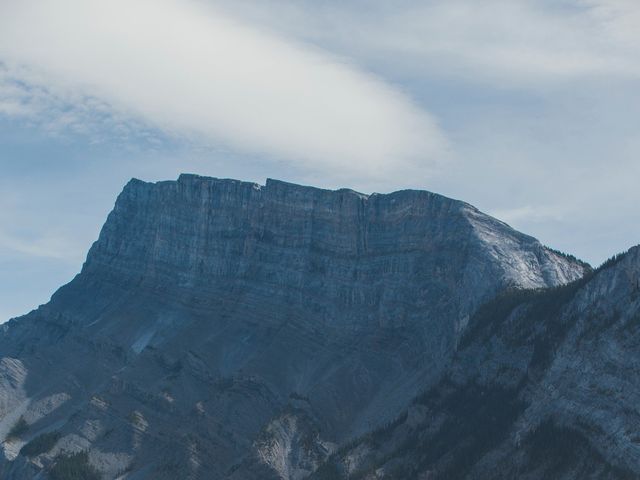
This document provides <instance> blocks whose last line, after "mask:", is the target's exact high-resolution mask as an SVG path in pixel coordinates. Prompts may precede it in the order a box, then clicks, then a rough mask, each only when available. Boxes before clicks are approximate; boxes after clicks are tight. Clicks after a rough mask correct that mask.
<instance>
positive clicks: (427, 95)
mask: <svg viewBox="0 0 640 480" xmlns="http://www.w3.org/2000/svg"><path fill="white" fill-rule="evenodd" d="M639 87H640V2H637V0H553V1H551V0H535V1H534V0H486V1H483V2H478V1H477V0H446V1H445V0H440V1H433V0H421V1H415V0H397V1H394V2H388V1H383V0H368V1H366V2H365V1H361V0H340V1H337V0H322V1H320V0H296V1H294V0H269V1H266V0H245V1H243V2H237V1H231V0H179V1H178V0H111V1H109V2H104V1H97V0H55V1H54V0H21V1H20V2H15V1H10V0H0V322H1V321H3V320H7V319H9V318H11V317H13V316H17V315H20V314H23V313H26V312H28V311H29V310H31V309H33V308H35V307H37V306H38V305H39V304H41V303H45V302H46V301H47V300H48V299H49V297H50V296H51V294H52V293H53V292H54V291H55V290H56V289H57V288H58V287H60V286H61V285H63V284H64V283H67V282H68V281H70V280H71V279H72V278H73V276H74V275H75V274H77V273H78V272H79V271H80V268H81V266H82V263H83V261H84V258H85V256H86V253H87V250H88V248H89V247H90V245H91V243H92V242H93V241H95V239H96V238H97V236H98V233H99V230H100V227H101V225H102V223H103V222H104V220H105V218H106V215H107V214H108V212H109V211H110V210H111V208H112V207H113V203H114V201H115V198H116V196H117V195H118V193H119V192H120V191H121V189H122V187H123V186H124V184H125V183H126V182H127V181H128V180H129V179H130V178H131V177H137V178H141V179H143V180H149V181H157V180H165V179H174V178H177V176H178V174H179V173H181V172H189V173H198V174H201V175H210V176H215V177H222V178H238V179H242V180H248V181H255V182H258V183H264V181H265V179H266V178H268V177H270V178H278V179H282V180H287V181H292V182H297V183H304V184H311V185H315V186H320V187H326V188H340V187H350V188H354V189H356V190H359V191H362V192H365V193H372V192H380V193H384V192H391V191H394V190H398V189H402V188H418V189H425V190H430V191H434V192H437V193H441V194H443V195H447V196H450V197H453V198H458V199H462V200H465V201H467V202H469V203H471V204H473V205H475V206H477V207H478V208H480V209H481V210H483V211H485V212H487V213H490V214H492V215H494V216H496V217H498V218H500V219H501V220H504V221H506V222H507V223H509V224H510V225H512V226H513V227H514V228H517V229H519V230H521V231H523V232H525V233H528V234H531V235H533V236H535V237H537V238H539V239H540V240H541V241H542V242H543V243H545V244H546V245H549V246H551V247H553V248H556V249H559V250H562V251H565V252H568V253H571V254H574V255H576V256H577V257H579V258H582V259H584V260H586V261H588V262H590V263H592V264H593V265H598V264H599V263H601V262H602V261H603V260H605V259H606V258H608V257H610V256H612V255H613V254H615V253H618V252H621V251H624V250H626V249H627V248H629V247H630V246H632V245H635V244H637V243H640V207H639V205H640V188H639V186H638V183H639V180H640V135H639V133H640V132H639V129H640V94H638V92H639V91H640V88H639Z"/></svg>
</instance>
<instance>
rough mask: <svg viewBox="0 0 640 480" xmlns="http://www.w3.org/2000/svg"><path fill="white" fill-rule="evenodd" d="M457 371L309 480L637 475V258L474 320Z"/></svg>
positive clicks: (495, 306) (508, 299)
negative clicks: (389, 422)
mask: <svg viewBox="0 0 640 480" xmlns="http://www.w3.org/2000/svg"><path fill="white" fill-rule="evenodd" d="M460 347H461V348H460V349H459V351H458V352H457V353H456V355H455V359H454V361H453V362H452V365H451V367H450V368H449V369H448V370H447V371H446V372H445V373H444V374H443V376H442V378H441V380H440V381H439V382H438V383H437V384H436V385H435V386H434V387H433V388H431V389H428V390H427V391H426V392H425V393H424V394H423V395H421V396H419V397H418V398H417V399H416V400H415V401H414V402H413V403H412V405H411V406H410V407H409V409H408V410H406V411H405V413H404V414H403V415H401V416H399V417H398V418H397V419H396V421H395V422H393V423H392V424H390V425H388V426H387V427H385V428H382V429H379V430H377V431H376V432H373V433H370V434H368V435H366V436H364V437H362V438H361V439H360V440H359V441H357V442H354V443H353V444H352V445H350V446H349V447H347V448H345V449H343V450H342V451H340V452H339V453H336V454H335V455H334V457H332V458H331V460H329V461H328V462H327V463H325V464H324V465H322V466H321V467H320V469H319V470H318V471H317V473H316V475H315V476H314V477H312V478H336V479H339V478H347V476H348V478H363V479H373V478H375V479H412V478H416V479H418V478H434V479H438V478H460V479H463V478H469V479H473V478H496V479H501V478H504V479H507V478H525V479H527V478H528V479H538V478H554V479H582V478H609V479H627V478H628V479H631V478H638V475H640V436H639V435H638V431H639V430H638V429H639V428H640V408H639V407H638V405H639V403H638V399H639V398H640V374H639V372H640V247H634V248H633V249H631V250H630V251H629V252H627V253H626V254H624V255H621V256H618V257H616V258H614V259H612V260H611V261H609V262H607V263H606V264H605V265H603V267H601V268H600V269H599V270H598V271H597V272H595V273H593V274H589V275H588V276H586V277H585V278H584V279H582V280H579V281H577V282H574V283H573V284H570V285H567V286H563V287H559V288H554V289H547V290H543V291H514V292H509V293H506V294H503V295H501V296H500V297H499V298H497V299H495V300H493V301H491V302H489V303H488V304H486V305H485V306H483V307H482V308H481V309H480V310H479V311H478V313H477V314H476V315H475V316H474V318H473V319H472V320H471V323H470V326H469V328H468V329H467V332H466V333H465V336H464V339H463V341H462V342H461V345H460Z"/></svg>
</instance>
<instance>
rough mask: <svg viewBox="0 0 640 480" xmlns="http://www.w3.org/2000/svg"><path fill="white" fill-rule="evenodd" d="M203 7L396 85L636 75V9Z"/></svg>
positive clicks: (223, 3)
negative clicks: (374, 71) (415, 78)
mask: <svg viewBox="0 0 640 480" xmlns="http://www.w3.org/2000/svg"><path fill="white" fill-rule="evenodd" d="M211 1H212V3H214V4H216V5H217V6H218V7H219V8H223V9H225V10H226V11H228V12H232V14H235V15H237V16H239V17H242V18H245V19H247V20H250V21H253V22H255V23H256V24H262V25H264V24H268V25H270V26H271V28H274V29H275V30H278V31H282V32H285V33H287V34H288V35H292V36H294V37H297V38H300V39H304V40H306V41H310V42H316V43H319V44H322V45H331V47H332V48H333V49H334V50H336V51H340V52H343V53H344V54H348V55H351V56H354V57H356V58H359V59H360V60H361V61H363V62H364V63H365V64H367V65H375V66H377V67H378V68H380V69H382V70H389V69H390V68H396V69H398V70H400V77H402V76H405V77H406V76H411V75H421V76H424V75H425V74H426V75H429V76H434V75H450V76H456V77H459V78H462V79H463V80H464V81H466V82H471V83H473V82H476V83H477V82H487V83H488V84H492V85H503V86H504V85H506V86H525V87H532V86H536V87H537V86H541V85H542V86H545V85H548V84H550V83H553V82H558V81H571V80H575V78H577V77H584V76H597V75H604V74H606V75H612V74H613V75H620V76H633V77H636V78H637V77H639V76H640V66H639V64H638V62H637V58H638V57H637V55H638V54H637V52H638V48H639V47H640V33H639V32H640V3H638V2H637V1H635V0H562V1H555V2H552V1H539V0H486V1H482V2H478V1H476V0H447V1H446V2H442V1H433V0H431V1H420V2H418V1H404V0H403V1H398V2H385V1H381V0H374V1H371V2H366V4H364V3H363V2H360V1H353V2H335V1H328V2H310V1H303V2H292V1H290V0H269V1H265V0H250V1H246V2H231V1H228V0H211ZM274 1H275V2H276V6H274V4H273V2H274Z"/></svg>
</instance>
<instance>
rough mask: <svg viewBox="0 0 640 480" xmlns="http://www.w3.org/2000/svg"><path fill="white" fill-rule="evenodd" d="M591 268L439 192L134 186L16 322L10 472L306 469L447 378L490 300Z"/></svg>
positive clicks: (8, 371) (212, 475)
mask: <svg viewBox="0 0 640 480" xmlns="http://www.w3.org/2000/svg"><path fill="white" fill-rule="evenodd" d="M586 271H588V267H587V266H586V265H584V264H582V263H581V262H578V261H576V260H575V259H573V258H570V257H566V256H563V255H561V254H558V253H556V252H554V251H552V250H549V249H547V248H545V247H543V246H542V245H541V244H540V243H539V242H538V241H537V240H535V239H534V238H532V237H529V236H527V235H524V234H521V233H519V232H516V231H514V230H513V229H511V228H510V227H509V226H507V225H506V224H504V223H502V222H500V221H498V220H496V219H494V218H491V217H489V216H487V215H484V214H482V213H481V212H479V211H478V210H477V209H475V208H474V207H472V206H470V205H468V204H466V203H464V202H460V201H457V200H452V199H449V198H446V197H443V196H440V195H436V194H433V193H429V192H426V191H412V190H406V191H399V192H395V193H391V194H384V195H382V194H372V195H363V194H360V193H357V192H354V191H352V190H346V189H345V190H337V191H330V190H322V189H317V188H312V187H304V186H299V185H294V184H290V183H285V182H281V181H277V180H268V181H267V182H266V185H257V184H253V183H247V182H240V181H236V180H221V179H214V178H206V177H199V176H195V175H182V176H181V177H180V178H179V179H178V180H177V181H167V182H159V183H146V182H142V181H140V180H132V181H131V182H130V183H129V184H128V185H127V186H126V187H125V189H124V191H123V192H122V194H121V195H120V196H119V198H118V200H117V202H116V205H115V208H114V209H113V211H112V212H111V214H110V215H109V217H108V219H107V221H106V223H105V225H104V227H103V229H102V232H101V233H100V237H99V239H98V240H97V241H96V243H95V244H94V245H93V247H92V248H91V250H90V252H89V254H88V257H87V260H86V263H85V264H84V266H83V269H82V271H81V273H80V274H79V275H78V276H77V277H76V278H75V279H74V280H73V281H72V282H71V283H69V284H68V285H66V286H64V287H62V288H61V289H60V290H59V291H58V292H57V293H56V294H55V295H54V296H53V298H52V300H51V302H50V303H48V304H47V305H44V306H42V307H40V308H39V309H38V310H35V311H34V312H31V313H30V314H28V315H26V316H24V317H22V318H19V319H15V320H13V321H11V322H9V323H8V324H6V325H4V326H3V333H2V336H1V337H0V359H1V360H0V398H1V399H2V404H0V433H1V434H2V435H1V436H2V439H4V440H5V441H4V443H3V448H4V461H3V462H2V463H1V465H0V472H2V478H15V479H27V478H32V477H33V475H34V474H35V473H34V472H38V471H40V470H44V471H45V472H46V471H49V470H50V469H51V467H52V465H53V464H54V463H55V462H56V461H59V459H60V458H61V456H64V452H65V451H66V452H74V451H87V452H88V457H87V459H86V463H87V465H88V467H87V468H94V469H97V470H99V471H100V472H101V473H102V475H103V477H104V478H132V479H134V478H135V479H143V478H150V479H151V478H152V479H162V478H167V479H174V478H194V479H200V478H202V479H216V478H230V477H232V478H239V479H247V478H270V477H273V478H302V477H303V476H304V475H306V474H308V473H312V472H313V471H314V470H315V468H316V467H317V466H318V465H320V464H321V463H322V462H323V461H324V460H325V458H326V456H327V455H329V454H330V453H331V452H332V451H333V449H335V448H336V446H339V445H341V444H344V443H345V442H346V441H348V440H350V439H353V438H355V437H357V436H358V435H360V434H363V433H365V432H367V431H369V430H371V429H374V428H376V427H378V426H380V425H382V424H384V423H385V422H387V421H389V420H391V419H393V418H394V417H396V416H397V414H398V412H400V411H402V409H404V408H405V407H407V405H409V403H410V402H411V400H412V399H413V398H414V397H415V396H416V395H417V394H419V393H420V392H422V391H423V390H425V389H426V388H429V387H430V386H431V385H433V384H434V382H436V381H438V380H439V379H440V378H441V375H442V373H443V372H444V371H445V369H446V368H448V366H449V364H450V361H451V359H452V357H453V355H454V353H455V352H456V350H457V346H458V345H459V344H460V342H461V341H462V340H463V339H464V338H465V337H464V335H465V334H466V333H465V332H467V330H468V328H467V324H468V322H469V319H470V318H472V317H473V315H474V312H476V310H477V309H478V307H479V306H480V305H482V304H483V303H485V302H487V301H489V300H491V299H492V298H494V297H495V296H496V295H498V294H500V293H501V292H504V291H506V290H508V289H512V288H544V287H552V286H557V285H561V284H564V283H566V282H569V281H573V280H576V279H578V278H580V277H582V275H583V274H584V273H585V272H586ZM20 418H22V419H23V420H24V421H25V422H26V424H27V427H26V429H25V431H23V432H21V433H20V434H19V435H9V432H10V430H11V429H12V428H13V427H14V426H15V425H16V423H17V422H18V420H19V419H20ZM45 433H55V435H57V436H58V438H57V439H56V441H55V442H54V443H53V445H52V446H51V448H50V449H48V450H47V451H43V452H39V453H38V454H33V455H31V456H29V455H26V454H25V453H24V452H23V453H19V452H20V449H21V448H22V447H23V446H24V445H25V444H28V443H30V442H31V443H32V442H33V441H34V440H36V439H38V438H40V437H41V436H42V435H43V434H45ZM32 450H33V448H32ZM26 451H29V449H27V450H26ZM78 458H79V457H78ZM56 459H58V460H56ZM74 461H75V460H74ZM77 461H84V460H83V459H82V458H79V459H78V460H77ZM177 472H179V474H178V473H177ZM176 475H178V476H176Z"/></svg>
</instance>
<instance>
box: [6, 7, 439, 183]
mask: <svg viewBox="0 0 640 480" xmlns="http://www.w3.org/2000/svg"><path fill="white" fill-rule="evenodd" d="M0 59H3V60H4V61H5V63H6V64H7V65H8V68H9V69H10V72H11V74H12V75H13V76H14V77H15V76H17V75H19V74H21V75H22V77H20V80H21V81H23V82H24V83H25V84H27V85H28V86H29V88H32V87H33V88H36V89H39V91H40V92H41V93H47V94H50V95H54V96H55V97H56V98H68V99H71V100H72V102H77V101H78V100H80V101H81V102H80V105H82V108H85V105H86V99H87V98H92V99H98V100H99V101H100V104H99V105H93V106H92V105H89V107H91V108H94V107H96V106H99V107H105V106H106V107H109V108H110V109H112V110H113V111H115V112H118V114H119V115H128V116H130V117H131V118H135V119H143V120H144V121H146V122H148V123H149V124H150V125H153V126H155V127H158V128H160V129H163V130H165V131H168V132H170V133H173V134H179V135H189V136H190V137H191V138H192V139H193V138H196V139H200V141H202V142H209V143H211V144H218V145H224V146H227V147H231V148H235V149H237V150H239V151H245V152H249V153H261V154H266V155H267V156H271V157H273V158H280V159H283V160H285V161H290V162H292V163H294V164H295V165H296V166H299V167H303V168H307V169H311V170H335V171H336V172H342V173H344V174H345V176H349V175H355V174H363V175H369V176H379V177H382V178H384V176H385V175H390V174H392V173H393V172H396V171H397V170H398V169H402V168H405V169H408V170H410V169H414V168H416V167H417V166H419V165H424V164H425V163H426V165H429V164H430V162H433V161H435V160H436V159H439V158H442V156H443V153H444V150H445V143H446V142H445V140H444V136H443V134H442V132H441V131H440V129H439V128H438V126H437V124H436V121H435V120H434V118H433V117H432V116H431V115H429V114H428V113H427V112H425V111H423V110H421V109H419V108H417V107H416V106H415V105H414V104H413V103H412V101H411V100H410V99H409V98H408V97H407V96H406V95H405V94H404V93H403V92H401V91H400V90H398V89H396V88H394V87H392V86H390V85H388V84H386V83H385V82H383V81H382V80H380V79H378V78H377V77H375V76H373V75H371V74H368V73H366V72H364V71H362V70H359V69H357V68H356V67H354V66H353V65H351V64H349V63H348V62H347V61H345V60H344V59H341V58H337V57H334V56H331V55H329V54H327V53H325V52H323V51H320V50H318V49H315V48H311V47H308V46H304V45H303V44H301V43H296V42H292V41H290V40H287V39H285V38H284V37H282V36H278V35H275V34H273V33H268V32H266V31H263V30H261V29H260V28H253V27H249V26H247V25H245V24H243V23H240V22H238V21H236V20H232V19H231V18H229V17H227V16H225V15H222V14H221V13H219V12H218V11H217V10H214V9H212V8H211V7H207V6H204V5H203V4H202V3H196V2H193V1H191V0H188V1H177V0H153V1H152V0H136V1H133V2H132V1H125V0H113V1H109V2H104V1H98V0H63V1H59V0H56V1H53V0H44V1H35V0H25V1H21V2H2V4H1V6H0ZM16 72H18V73H16ZM20 72H21V73H20ZM74 96H75V98H74ZM4 97H5V98H4V101H3V103H2V105H3V110H4V111H5V113H11V112H15V113H21V112H20V111H19V110H20V108H23V109H24V108H28V107H32V105H33V103H34V102H24V101H19V99H18V100H16V98H12V97H11V96H10V95H9V96H8V98H7V95H6V92H5V93H4ZM72 105H75V106H76V107H77V106H78V103H72ZM59 120H60V121H64V117H60V116H59ZM71 122H73V118H72V119H71Z"/></svg>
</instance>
